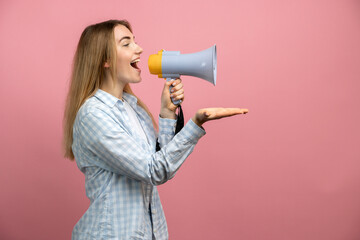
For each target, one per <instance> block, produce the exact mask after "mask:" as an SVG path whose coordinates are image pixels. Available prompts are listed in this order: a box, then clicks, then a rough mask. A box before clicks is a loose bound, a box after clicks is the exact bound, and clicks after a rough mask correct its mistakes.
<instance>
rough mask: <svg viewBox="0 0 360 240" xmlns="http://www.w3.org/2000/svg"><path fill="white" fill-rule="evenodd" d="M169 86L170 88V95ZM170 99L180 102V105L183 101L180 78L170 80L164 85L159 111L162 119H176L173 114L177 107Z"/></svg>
mask: <svg viewBox="0 0 360 240" xmlns="http://www.w3.org/2000/svg"><path fill="white" fill-rule="evenodd" d="M170 86H172V89H171V94H170V91H169V89H170ZM171 99H173V100H176V101H180V103H181V102H183V101H184V89H183V84H182V83H181V79H180V78H177V79H172V80H171V81H168V82H165V84H164V88H163V92H162V95H161V109H160V116H161V117H163V118H172V119H175V118H176V115H175V112H176V109H177V107H178V105H175V104H174V103H173V101H172V100H171Z"/></svg>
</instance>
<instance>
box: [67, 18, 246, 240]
mask: <svg viewBox="0 0 360 240" xmlns="http://www.w3.org/2000/svg"><path fill="white" fill-rule="evenodd" d="M142 51H143V50H142V48H141V47H140V46H139V45H137V43H136V42H135V39H134V36H133V33H132V29H131V26H130V24H129V23H128V22H127V21H124V20H122V21H119V20H110V21H106V22H102V23H98V24H94V25H91V26H88V27H87V28H86V29H85V30H84V31H83V33H82V35H81V38H80V41H79V43H78V46H77V51H76V54H75V57H74V63H73V72H72V79H71V83H70V88H69V93H68V97H67V102H66V109H65V115H64V149H65V157H66V158H69V159H71V160H74V159H75V160H76V163H77V166H78V168H79V169H80V170H81V171H82V172H83V173H84V175H85V187H86V195H87V197H88V198H89V199H90V206H89V208H88V210H87V211H86V212H85V213H84V215H83V216H82V217H81V219H80V220H79V221H78V223H77V224H76V225H75V227H74V229H73V232H72V239H74V240H75V239H76V240H90V239H94V240H95V239H96V240H100V239H124V240H129V239H168V230H167V225H166V220H165V216H164V212H163V209H162V206H161V202H160V198H159V194H158V191H157V189H156V186H157V185H159V184H163V183H165V182H166V181H168V180H169V179H171V178H173V177H174V175H175V173H176V172H177V170H178V169H179V168H180V166H181V164H182V163H183V162H184V161H185V159H186V158H187V157H188V156H189V154H190V153H191V152H192V151H193V149H194V147H195V144H196V143H197V141H198V140H199V139H200V138H201V137H202V136H203V135H204V134H205V131H204V129H203V128H202V124H203V123H205V122H206V121H209V120H213V119H219V118H222V117H228V116H232V115H236V114H241V113H246V112H247V110H246V109H238V108H233V109H229V108H210V109H201V110H199V111H197V113H196V114H195V116H194V117H193V118H192V119H191V120H189V121H188V123H187V124H186V125H185V126H184V127H183V129H182V130H181V131H180V132H179V133H177V134H176V135H175V132H174V129H175V125H176V114H175V111H176V108H177V106H175V105H174V104H173V103H172V101H171V97H172V98H173V99H175V100H181V101H183V100H184V90H183V85H182V83H181V80H180V79H176V80H173V81H171V82H167V83H165V85H164V89H163V92H162V96H161V110H160V115H159V126H157V124H156V122H155V120H154V118H153V116H152V115H151V113H150V112H149V109H148V108H147V107H146V105H145V104H144V103H143V102H142V101H141V100H140V99H139V98H138V97H136V96H135V94H134V93H133V92H132V90H131V88H130V85H129V84H130V83H138V82H140V81H141V76H140V73H141V70H140V69H139V68H138V66H137V62H138V61H139V60H140V55H141V53H142ZM171 84H172V85H173V92H172V93H171V96H170V93H169V87H170V85H171ZM157 129H159V131H157ZM157 141H158V143H159V145H160V150H157V149H156V143H157Z"/></svg>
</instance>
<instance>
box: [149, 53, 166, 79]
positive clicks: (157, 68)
mask: <svg viewBox="0 0 360 240" xmlns="http://www.w3.org/2000/svg"><path fill="white" fill-rule="evenodd" d="M162 52H163V50H161V51H159V52H158V53H157V54H151V55H150V57H149V61H148V65H149V70H150V73H151V74H157V75H160V74H162V71H161V58H162Z"/></svg>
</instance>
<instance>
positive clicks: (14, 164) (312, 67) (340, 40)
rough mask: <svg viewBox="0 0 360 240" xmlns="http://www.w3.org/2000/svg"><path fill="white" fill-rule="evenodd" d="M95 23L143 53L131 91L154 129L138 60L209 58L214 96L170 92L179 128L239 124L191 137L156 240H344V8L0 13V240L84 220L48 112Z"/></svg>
mask: <svg viewBox="0 0 360 240" xmlns="http://www.w3.org/2000/svg"><path fill="white" fill-rule="evenodd" d="M60 2H61V3H60ZM111 18H117V19H123V18H125V19H128V20H129V21H130V22H131V23H132V25H133V28H134V34H135V35H136V39H137V41H138V43H139V44H140V45H141V46H142V47H143V48H144V53H143V55H142V62H141V64H140V65H141V68H142V69H143V72H142V76H143V82H142V83H141V84H139V85H137V86H134V88H135V90H136V93H137V94H138V95H139V96H141V97H142V99H143V100H144V101H145V102H146V103H147V104H148V106H149V107H150V109H151V111H152V112H153V113H154V115H157V114H158V112H159V107H160V93H161V90H162V86H163V80H161V79H158V78H157V77H155V76H152V75H150V74H149V73H148V70H147V58H148V56H149V55H150V54H152V53H156V52H157V51H158V50H160V49H166V50H172V51H175V50H179V51H181V52H182V53H191V52H196V51H200V50H203V49H206V48H208V47H210V46H212V45H213V44H215V43H216V44H217V46H218V84H217V86H216V87H213V86H211V84H208V83H206V82H205V81H202V80H199V79H195V78H192V77H186V76H185V77H183V82H184V84H185V90H186V101H185V102H184V105H183V106H184V109H185V115H186V118H187V119H189V118H190V117H191V116H192V115H193V114H194V113H195V111H196V110H197V109H199V108H203V107H214V106H224V107H225V106H226V107H246V108H249V110H250V112H249V114H247V115H245V116H237V117H234V118H231V119H225V120H220V121H215V122H211V123H207V124H206V125H205V128H206V130H207V135H206V136H205V137H204V138H203V139H201V140H200V142H199V144H198V145H197V147H196V149H195V151H194V153H193V154H192V155H191V156H190V157H189V158H188V160H187V161H186V162H185V164H184V165H183V167H182V168H181V169H180V171H179V172H178V174H177V175H176V177H175V178H174V179H173V180H171V181H170V182H168V183H166V184H165V185H163V186H160V187H159V191H160V195H161V198H162V202H163V206H164V209H165V213H166V217H167V220H168V225H169V234H170V239H173V240H178V239H181V240H186V239H190V240H192V239H208V240H215V239H246V240H251V239H254V240H273V239H276V240H289V239H290V240H304V239H306V240H355V239H360V227H359V226H360V204H359V203H360V161H359V160H360V148H359V145H360V144H359V143H360V124H359V123H360V113H359V109H360V94H359V90H360V81H359V80H360V77H359V76H360V2H359V1H358V0H338V1H336V0H326V1H325V0H324V1H322V0H298V1H293V0H290V1H289V0H272V1H270V0H269V1H266V0H234V1H194V0H181V1H157V0H153V1H142V0H138V1H119V0H117V1H110V0H108V1H70V0H62V1H47V0H33V1H14V0H11V1H10V0H2V1H1V2H0V63H1V64H0V79H1V85H0V104H1V108H0V109H1V111H0V134H1V138H0V152H1V162H0V190H1V198H0V239H4V240H5V239H6V240H18V239H19V240H20V239H36V240H42V239H52V240H57V239H59V240H60V239H70V236H71V231H72V228H73V226H74V224H75V223H76V222H77V220H78V219H79V218H80V217H81V215H82V214H83V213H84V211H85V210H86V209H87V207H88V204H89V201H88V199H87V198H86V196H85V190H84V177H83V175H82V173H81V172H80V171H79V170H78V169H77V167H76V164H75V163H73V162H70V161H68V160H65V159H63V157H62V155H61V149H60V146H61V137H62V116H63V110H64V99H65V96H66V93H67V88H68V82H69V76H70V71H71V62H72V58H73V54H74V51H75V48H76V44H77V42H78V39H79V37H80V34H81V32H82V30H83V29H84V28H85V27H86V26H87V25H89V24H92V23H96V22H99V21H103V20H107V19H111Z"/></svg>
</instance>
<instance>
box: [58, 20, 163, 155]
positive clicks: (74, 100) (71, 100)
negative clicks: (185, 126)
mask: <svg viewBox="0 0 360 240" xmlns="http://www.w3.org/2000/svg"><path fill="white" fill-rule="evenodd" d="M117 25H123V26H125V27H127V28H128V29H129V30H130V32H132V29H131V25H130V23H129V22H128V21H126V20H109V21H106V22H101V23H98V24H94V25H90V26H88V27H86V28H85V30H84V31H83V33H82V34H81V37H80V40H79V43H78V45H77V49H76V53H75V56H74V60H73V68H72V75H71V82H70V87H69V92H68V95H67V99H66V105H65V113H64V122H63V123H64V136H63V149H64V157H65V158H69V159H70V160H74V153H73V151H72V148H71V146H72V143H73V125H74V122H75V118H76V114H77V112H78V111H79V109H80V107H81V106H82V105H83V103H84V102H85V101H86V100H87V99H88V98H89V97H91V96H93V95H94V94H95V92H96V91H97V90H98V89H99V88H100V85H101V83H102V81H103V78H104V74H105V72H104V63H105V62H109V61H110V72H111V76H112V78H113V79H115V77H116V45H115V38H114V28H115V27H116V26H117ZM124 92H127V93H129V94H132V95H134V96H135V94H134V93H133V91H132V90H131V88H130V85H129V84H127V85H126V86H125V87H124ZM135 97H136V96H135ZM136 98H137V97H136ZM137 99H138V105H139V106H141V107H142V108H143V109H144V110H145V111H146V112H147V113H148V114H149V116H150V117H151V119H152V122H153V125H154V127H155V128H156V129H157V128H158V127H157V124H156V122H155V119H154V117H153V116H152V114H151V113H150V111H149V109H148V108H147V106H146V105H145V104H144V103H143V102H142V101H141V100H140V99H139V98H137Z"/></svg>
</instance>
